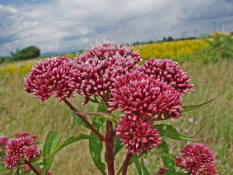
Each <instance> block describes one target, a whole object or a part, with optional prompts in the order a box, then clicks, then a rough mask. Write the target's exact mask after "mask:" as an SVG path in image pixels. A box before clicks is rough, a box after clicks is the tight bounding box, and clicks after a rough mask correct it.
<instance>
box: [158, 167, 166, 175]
mask: <svg viewBox="0 0 233 175" xmlns="http://www.w3.org/2000/svg"><path fill="white" fill-rule="evenodd" d="M165 173H166V169H165V168H160V169H159V171H158V172H157V175H161V174H165Z"/></svg>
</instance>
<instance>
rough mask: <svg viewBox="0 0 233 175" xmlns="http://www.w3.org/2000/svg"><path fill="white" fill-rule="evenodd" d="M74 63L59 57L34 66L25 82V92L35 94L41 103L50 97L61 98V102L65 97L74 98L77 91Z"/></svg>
mask: <svg viewBox="0 0 233 175" xmlns="http://www.w3.org/2000/svg"><path fill="white" fill-rule="evenodd" d="M72 67H73V62H72V61H71V60H70V59H69V58H65V57H58V58H51V59H45V61H43V62H39V63H38V64H37V65H35V66H33V68H32V70H31V72H30V73H29V75H28V77H27V78H25V80H24V87H25V91H26V92H28V93H33V94H34V97H35V98H39V99H41V103H43V102H44V101H45V100H47V99H48V98H49V97H50V96H52V95H53V96H54V97H55V98H59V99H58V102H60V101H61V100H62V99H64V98H65V97H67V98H69V97H72V96H73V91H74V90H75V88H74V84H73V81H72V80H73V77H72V73H73V72H72V71H73V70H72Z"/></svg>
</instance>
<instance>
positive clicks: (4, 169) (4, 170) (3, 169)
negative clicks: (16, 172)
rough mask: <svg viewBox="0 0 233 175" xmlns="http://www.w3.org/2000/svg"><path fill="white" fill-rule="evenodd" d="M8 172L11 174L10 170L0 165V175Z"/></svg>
mask: <svg viewBox="0 0 233 175" xmlns="http://www.w3.org/2000/svg"><path fill="white" fill-rule="evenodd" d="M10 172H11V170H9V169H7V168H5V166H4V164H3V163H0V174H8V173H10Z"/></svg>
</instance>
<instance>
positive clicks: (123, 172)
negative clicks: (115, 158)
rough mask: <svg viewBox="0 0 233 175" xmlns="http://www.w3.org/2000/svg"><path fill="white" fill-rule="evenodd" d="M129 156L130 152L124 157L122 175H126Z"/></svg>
mask: <svg viewBox="0 0 233 175" xmlns="http://www.w3.org/2000/svg"><path fill="white" fill-rule="evenodd" d="M131 155H132V154H131V153H130V152H128V153H127V155H126V158H125V161H124V165H123V170H122V175H126V173H127V169H128V165H129V161H130V157H131Z"/></svg>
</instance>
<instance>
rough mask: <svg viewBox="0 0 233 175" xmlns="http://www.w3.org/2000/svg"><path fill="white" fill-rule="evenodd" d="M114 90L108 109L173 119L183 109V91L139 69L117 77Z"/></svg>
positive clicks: (178, 115) (127, 113)
mask: <svg viewBox="0 0 233 175" xmlns="http://www.w3.org/2000/svg"><path fill="white" fill-rule="evenodd" d="M111 93H112V98H110V100H109V102H108V104H109V109H108V110H109V111H112V110H115V109H117V108H120V110H119V111H120V112H123V113H124V114H126V115H132V114H133V115H140V116H142V115H145V116H148V117H150V118H152V117H155V118H157V117H158V116H160V117H161V118H162V119H165V118H170V119H172V118H179V117H180V111H182V110H183V108H182V106H181V103H182V100H181V98H180V93H178V92H177V91H176V90H175V89H173V88H171V87H170V86H169V85H167V84H166V83H164V82H161V81H158V80H156V79H154V78H153V77H150V76H148V75H146V74H145V73H143V72H141V71H140V70H138V69H134V70H132V71H130V72H128V73H127V74H126V75H123V76H121V77H118V78H116V80H115V83H114V85H113V89H112V91H111ZM165 113H166V115H167V116H166V115H165Z"/></svg>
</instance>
